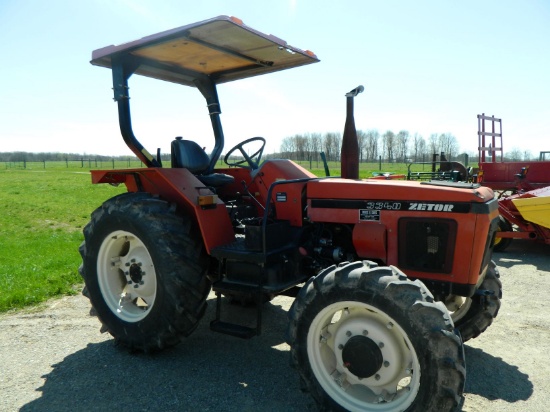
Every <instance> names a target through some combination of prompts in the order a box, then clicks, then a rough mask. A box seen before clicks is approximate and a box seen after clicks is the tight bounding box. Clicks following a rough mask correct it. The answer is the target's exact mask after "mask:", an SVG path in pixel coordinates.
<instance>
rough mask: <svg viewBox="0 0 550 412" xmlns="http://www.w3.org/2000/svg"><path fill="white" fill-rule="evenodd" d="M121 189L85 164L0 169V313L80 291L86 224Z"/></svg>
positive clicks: (122, 189) (121, 189)
mask: <svg viewBox="0 0 550 412" xmlns="http://www.w3.org/2000/svg"><path fill="white" fill-rule="evenodd" d="M122 191H124V188H121V187H119V188H115V187H112V186H109V185H92V184H91V179H90V174H89V173H88V172H85V171H82V169H72V170H71V169H58V170H48V169H46V170H40V169H37V170H32V169H31V170H29V169H27V170H14V169H5V170H0V312H4V311H6V310H9V309H13V308H21V307H23V306H28V305H33V304H37V303H40V302H43V301H45V300H47V299H49V298H51V297H53V296H57V295H63V294H71V293H76V292H77V290H76V288H75V285H77V284H79V283H80V282H81V278H80V275H79V274H78V266H79V265H80V255H79V253H78V246H79V245H80V243H81V242H82V239H83V236H82V228H83V227H84V226H85V225H86V223H87V222H88V220H89V219H90V214H91V212H92V211H93V210H94V209H95V208H97V207H98V206H99V205H101V203H102V202H103V201H104V200H106V199H108V198H109V197H112V196H114V195H116V194H118V193H121V192H122Z"/></svg>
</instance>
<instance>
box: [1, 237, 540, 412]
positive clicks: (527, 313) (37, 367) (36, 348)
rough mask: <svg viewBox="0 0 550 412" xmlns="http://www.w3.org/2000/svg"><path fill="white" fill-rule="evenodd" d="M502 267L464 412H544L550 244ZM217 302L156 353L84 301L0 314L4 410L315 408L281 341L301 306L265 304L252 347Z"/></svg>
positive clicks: (513, 251)
mask: <svg viewBox="0 0 550 412" xmlns="http://www.w3.org/2000/svg"><path fill="white" fill-rule="evenodd" d="M494 260H495V262H496V263H497V265H498V267H499V269H500V273H501V279H502V283H503V291H504V298H503V301H502V307H501V310H500V313H499V316H498V318H497V319H496V321H495V322H494V324H493V325H492V326H491V327H490V328H489V329H488V330H487V331H486V332H485V333H484V334H482V335H481V336H480V337H478V338H477V339H473V340H471V341H469V342H468V343H467V344H466V359H467V370H468V374H467V383H466V391H465V397H466V400H465V403H464V408H463V410H464V411H484V412H485V411H522V412H528V411H546V410H548V408H549V406H548V405H550V378H549V376H550V356H549V353H550V318H549V317H548V313H549V312H550V303H549V301H548V292H549V289H548V283H547V282H546V281H550V246H547V245H540V244H534V243H531V242H529V241H523V242H522V241H515V242H513V244H512V245H511V246H510V248H509V249H508V251H507V252H506V253H501V254H496V255H495V256H494ZM212 298H213V297H211V299H212ZM210 303H211V304H210V305H209V309H208V312H207V313H206V316H205V319H203V321H202V322H201V324H200V326H199V328H198V329H197V330H196V331H195V332H194V333H193V335H191V336H190V337H189V338H188V339H187V341H186V342H184V343H182V344H181V345H179V346H177V347H176V348H172V349H169V350H166V351H164V352H162V353H160V354H157V355H154V356H148V355H142V354H129V353H127V352H126V351H125V350H123V349H120V348H118V347H116V346H115V345H113V340H112V339H111V337H110V335H108V334H103V335H102V334H100V333H99V322H98V321H97V319H96V318H94V317H91V316H89V315H88V310H89V303H88V301H87V299H85V298H84V297H82V296H80V295H79V296H74V297H65V298H62V299H58V300H54V301H51V302H48V304H47V305H44V306H43V307H41V308H35V309H32V310H25V311H20V312H16V313H10V314H5V315H2V316H1V317H0V411H17V410H21V411H71V412H72V411H76V410H86V411H104V410H117V411H132V412H139V411H152V410H162V411H197V410H201V411H285V412H286V411H313V410H315V406H314V404H313V401H312V400H311V399H310V397H309V396H308V395H307V394H304V393H302V392H301V391H300V389H299V382H298V376H297V373H296V372H295V371H294V370H292V369H291V368H290V366H289V355H288V350H289V348H288V345H286V343H284V334H285V328H286V323H287V311H288V309H289V307H290V305H291V303H292V300H291V299H289V298H284V297H278V298H276V299H275V300H273V301H272V302H271V303H269V304H267V305H266V310H265V316H264V333H263V334H262V336H260V337H257V338H253V339H251V340H249V341H243V340H240V339H237V338H232V337H230V336H225V335H219V334H215V333H213V332H211V331H210V330H209V328H208V323H209V320H210V319H212V318H213V317H214V312H213V310H214V301H213V300H212V301H211V302H210ZM232 310H234V311H236V312H238V316H242V317H246V316H249V315H250V313H249V311H248V310H246V309H243V308H240V307H232Z"/></svg>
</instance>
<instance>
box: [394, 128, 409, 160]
mask: <svg viewBox="0 0 550 412" xmlns="http://www.w3.org/2000/svg"><path fill="white" fill-rule="evenodd" d="M396 146H397V154H396V157H397V158H398V160H400V161H401V162H405V161H406V159H407V154H408V152H409V132H408V131H406V130H401V131H400V132H399V133H397V136H396Z"/></svg>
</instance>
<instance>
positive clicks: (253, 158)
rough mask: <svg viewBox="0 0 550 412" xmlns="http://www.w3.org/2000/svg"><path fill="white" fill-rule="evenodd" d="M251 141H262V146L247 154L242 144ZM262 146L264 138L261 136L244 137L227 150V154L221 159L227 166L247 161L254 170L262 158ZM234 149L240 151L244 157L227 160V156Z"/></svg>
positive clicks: (239, 164)
mask: <svg viewBox="0 0 550 412" xmlns="http://www.w3.org/2000/svg"><path fill="white" fill-rule="evenodd" d="M252 142H262V146H261V147H260V148H259V149H258V150H256V152H254V153H253V154H251V155H248V153H246V150H244V147H243V146H244V145H246V144H248V143H252ZM264 147H265V139H264V138H263V137H251V138H250V139H246V140H245V141H244V142H241V143H239V144H238V145H236V146H234V147H233V148H232V149H231V150H230V151H229V152H227V154H226V155H225V157H224V158H223V161H224V162H225V164H226V165H228V166H242V165H243V164H245V163H248V166H250V168H251V169H252V170H255V169H257V168H258V167H259V163H260V159H261V158H262V154H263V152H264ZM236 150H238V151H239V152H241V154H242V156H243V157H244V159H243V160H236V161H232V162H229V157H230V156H231V155H232V154H233V152H235V151H236Z"/></svg>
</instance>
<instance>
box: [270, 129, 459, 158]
mask: <svg viewBox="0 0 550 412" xmlns="http://www.w3.org/2000/svg"><path fill="white" fill-rule="evenodd" d="M357 139H358V144H359V159H360V161H361V162H376V161H378V160H379V159H382V160H383V161H384V162H388V163H391V162H403V163H406V162H410V161H413V162H421V161H429V160H431V157H432V154H434V153H435V154H439V153H442V152H443V153H445V155H446V156H447V159H449V160H450V159H451V158H452V157H456V156H458V154H459V150H460V147H459V145H458V141H457V139H456V137H455V136H453V135H452V134H451V133H440V134H437V133H433V134H431V135H430V136H429V137H428V138H427V139H425V138H424V137H422V136H421V135H419V134H418V133H414V134H411V133H409V132H408V131H406V130H401V131H399V132H398V133H394V132H392V131H390V130H388V131H386V132H385V133H383V134H380V132H379V131H378V130H375V129H372V130H366V131H364V130H358V131H357ZM341 146H342V134H341V133H339V132H328V133H325V134H322V133H306V134H296V135H294V136H289V137H285V138H284V139H283V140H282V142H281V146H280V153H279V155H280V156H282V157H285V158H287V159H292V160H313V161H318V160H319V153H320V152H324V153H325V156H326V158H327V160H328V161H338V160H340V147H341Z"/></svg>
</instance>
